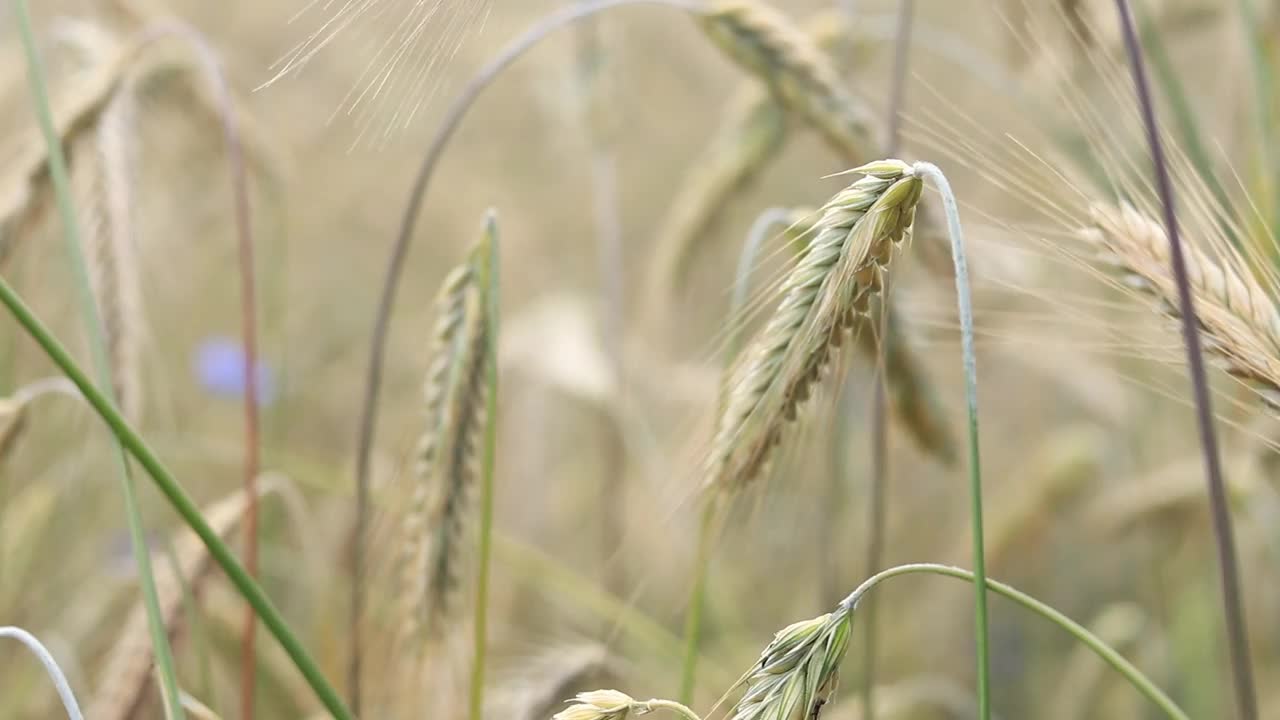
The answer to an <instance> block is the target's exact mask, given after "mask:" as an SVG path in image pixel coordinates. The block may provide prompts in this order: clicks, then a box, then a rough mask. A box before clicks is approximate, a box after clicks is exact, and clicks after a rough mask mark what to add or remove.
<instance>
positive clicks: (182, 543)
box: [85, 478, 278, 720]
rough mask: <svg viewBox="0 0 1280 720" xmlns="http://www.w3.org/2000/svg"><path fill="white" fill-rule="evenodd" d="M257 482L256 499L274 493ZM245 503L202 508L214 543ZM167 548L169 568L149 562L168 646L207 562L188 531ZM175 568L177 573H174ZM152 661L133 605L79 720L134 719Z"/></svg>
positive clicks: (140, 612)
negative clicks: (185, 598)
mask: <svg viewBox="0 0 1280 720" xmlns="http://www.w3.org/2000/svg"><path fill="white" fill-rule="evenodd" d="M263 480H264V482H260V483H259V485H258V494H259V496H262V495H266V494H268V493H271V492H274V491H275V490H277V489H278V486H277V484H276V483H275V482H274V481H272V480H271V479H270V478H263ZM246 500H247V496H246V495H245V493H244V491H243V490H237V491H236V492H234V493H232V494H230V495H228V496H227V497H225V498H223V499H221V500H219V501H217V502H216V503H214V504H213V505H210V506H209V507H207V508H205V509H204V510H203V511H202V513H201V514H202V515H203V516H204V518H205V521H206V522H208V523H209V527H211V528H213V531H214V532H215V533H216V534H217V535H218V536H219V537H222V538H226V537H228V536H229V535H230V534H231V533H232V532H234V531H235V529H236V527H238V526H239V524H240V520H241V518H242V517H243V515H244V511H245V508H246V507H247V505H248V503H247V502H246ZM172 548H173V558H174V561H175V562H174V563H170V561H169V557H168V556H167V555H163V554H158V555H156V556H155V557H154V558H153V560H152V563H153V568H154V571H155V579H156V594H157V596H158V599H159V601H160V617H161V619H162V620H163V621H164V625H165V629H166V631H167V632H168V634H169V637H170V640H172V639H173V637H174V636H175V635H176V634H177V632H178V625H179V623H180V621H181V620H182V608H183V602H182V599H183V592H184V585H185V586H190V587H192V588H195V587H196V586H197V585H199V584H200V582H201V580H203V578H204V577H205V576H207V575H208V572H209V570H210V569H211V568H212V557H210V555H209V551H208V550H207V549H206V548H205V546H204V543H203V542H201V540H200V538H199V536H197V535H196V534H195V532H194V531H192V530H190V529H188V528H183V529H181V530H179V531H178V533H177V537H175V538H174V540H173V544H172ZM175 564H176V566H177V573H175V572H174V570H175V568H174V565H175ZM154 661H155V658H154V655H153V653H152V648H151V636H150V633H149V632H148V630H147V613H146V609H145V608H144V607H143V605H142V603H141V602H139V603H138V604H137V605H135V606H134V609H133V611H132V612H131V613H130V614H129V617H128V618H127V619H126V620H125V623H124V625H123V626H122V629H121V630H120V635H119V637H118V638H117V639H116V642H115V645H114V646H112V648H111V652H110V654H109V655H108V656H107V659H106V662H105V665H104V667H105V670H104V671H103V675H102V677H100V678H99V679H98V684H97V690H96V691H95V692H94V695H93V698H92V700H91V701H90V703H89V709H88V712H86V713H85V716H86V717H91V718H94V720H125V719H126V718H131V717H135V716H136V715H137V713H138V712H139V710H140V709H141V708H142V706H143V704H144V703H145V701H146V699H147V688H148V687H150V686H151V669H152V666H153V665H154Z"/></svg>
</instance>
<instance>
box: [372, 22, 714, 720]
mask: <svg viewBox="0 0 1280 720" xmlns="http://www.w3.org/2000/svg"><path fill="white" fill-rule="evenodd" d="M624 5H664V6H667V7H674V8H678V9H681V10H692V9H695V8H696V7H697V3H696V2H695V0H591V1H589V2H588V1H585V0H584V2H582V3H580V4H574V5H572V6H570V7H566V8H562V9H561V10H559V11H558V12H555V13H552V14H550V15H547V16H546V17H544V18H543V19H542V20H540V21H539V22H537V23H535V24H534V25H533V27H531V28H529V29H528V30H526V31H525V33H524V34H523V35H521V36H519V37H518V38H516V39H515V40H513V41H512V42H511V43H510V44H508V45H507V46H506V47H505V48H504V49H503V50H502V51H501V52H499V53H498V55H497V57H495V58H494V59H493V60H491V61H490V62H489V63H488V64H487V65H485V66H484V67H483V68H481V69H480V71H479V72H477V73H476V74H475V76H473V77H472V78H471V80H470V81H469V82H468V83H467V85H466V87H464V88H463V89H462V92H461V93H460V94H459V95H458V97H457V99H455V100H454V102H453V103H452V104H451V105H450V106H449V108H448V110H447V111H446V113H445V117H444V120H443V121H442V122H441V124H440V128H439V130H437V131H436V134H435V136H434V137H433V138H432V141H431V145H430V146H429V147H428V148H427V152H426V155H425V156H424V157H423V160H422V165H421V166H420V167H419V169H418V174H417V176H416V177H415V178H414V181H413V187H412V189H410V191H409V202H408V206H407V207H406V208H405V212H404V216H403V217H402V218H401V222H400V229H399V231H398V233H397V235H396V239H395V241H394V242H393V243H392V246H391V253H390V256H389V257H388V259H387V266H386V270H385V273H384V275H383V279H382V287H381V290H380V293H379V295H378V305H377V308H376V309H375V310H374V317H373V330H372V333H371V334H370V337H369V365H368V367H367V368H366V369H365V382H364V388H363V394H362V396H361V401H360V419H359V424H358V425H357V429H356V433H357V437H356V463H355V486H356V521H355V528H354V533H353V535H354V537H353V541H352V556H353V557H352V566H353V571H352V582H351V615H350V618H349V619H348V624H349V637H350V645H351V654H350V658H349V663H348V666H347V684H348V692H349V694H350V697H351V703H352V706H353V707H354V708H355V709H356V712H357V713H358V712H359V709H360V666H361V653H362V647H361V632H360V624H361V623H360V619H361V617H362V616H363V614H364V592H365V582H364V574H365V563H364V554H365V544H366V542H367V535H368V517H369V464H370V459H371V457H372V453H373V442H374V438H375V436H376V434H377V417H378V398H379V394H380V392H381V390H382V370H383V366H384V365H385V363H386V347H387V335H388V333H389V332H390V329H391V310H392V306H393V305H394V304H395V298H396V293H397V291H398V290H399V287H400V277H401V275H402V274H403V271H404V263H405V258H407V257H408V255H409V245H410V243H411V242H412V240H413V236H414V230H415V228H416V226H417V222H418V215H419V213H420V212H421V210H422V205H423V203H424V202H425V199H426V194H427V189H428V188H429V186H430V185H431V178H432V177H433V176H434V175H435V170H436V166H437V165H438V164H439V162H440V158H441V157H443V156H444V151H445V148H446V147H448V145H449V141H450V139H452V138H453V134H454V133H455V132H457V130H458V128H459V127H460V126H461V125H462V120H463V119H464V118H465V117H466V115H467V112H468V111H469V110H470V109H471V107H472V105H474V104H475V101H476V100H477V99H478V98H479V97H480V94H481V93H483V92H484V90H485V88H487V87H489V85H491V84H493V81H494V80H495V79H497V77H498V76H499V75H501V74H502V72H503V71H504V70H506V69H507V68H508V67H510V66H511V65H512V63H514V62H515V61H516V60H518V59H520V57H522V56H523V55H524V54H525V53H526V52H528V51H529V50H530V49H532V48H533V47H534V46H536V45H537V44H538V43H539V42H541V41H542V39H543V38H545V37H547V36H548V35H550V34H551V33H553V32H555V31H556V30H558V29H560V28H562V27H565V26H567V25H572V24H573V23H575V22H578V21H580V20H583V19H585V18H589V17H591V16H593V15H596V14H599V13H601V12H604V11H606V10H610V9H613V8H617V7H622V6H624Z"/></svg>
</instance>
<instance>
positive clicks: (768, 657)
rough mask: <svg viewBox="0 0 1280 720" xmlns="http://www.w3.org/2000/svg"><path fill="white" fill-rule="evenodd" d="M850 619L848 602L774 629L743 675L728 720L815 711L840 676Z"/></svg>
mask: <svg viewBox="0 0 1280 720" xmlns="http://www.w3.org/2000/svg"><path fill="white" fill-rule="evenodd" d="M852 620H853V606H852V605H851V604H850V605H848V606H845V605H842V606H841V607H840V608H838V609H837V610H835V611H834V612H830V613H827V614H825V615H820V616H818V617H816V618H813V619H812V620H803V621H801V622H797V623H793V624H791V625H788V626H787V627H785V628H783V629H782V630H779V631H778V634H777V635H775V636H774V638H773V642H771V643H769V645H768V647H766V648H765V649H764V652H763V653H761V654H760V660H759V661H757V662H756V665H755V668H754V669H753V670H752V671H751V674H750V675H748V676H747V679H746V684H747V691H746V693H745V694H744V695H743V696H742V699H741V700H739V701H738V704H737V706H736V707H735V708H734V710H733V717H732V720H805V718H813V717H817V715H818V713H819V712H820V711H821V709H822V706H823V705H825V704H826V703H827V700H828V699H829V698H830V697H831V695H832V693H834V692H835V690H836V685H837V683H838V681H839V679H840V663H841V661H842V660H844V653H845V650H846V649H848V647H849V634H850V630H851V626H852Z"/></svg>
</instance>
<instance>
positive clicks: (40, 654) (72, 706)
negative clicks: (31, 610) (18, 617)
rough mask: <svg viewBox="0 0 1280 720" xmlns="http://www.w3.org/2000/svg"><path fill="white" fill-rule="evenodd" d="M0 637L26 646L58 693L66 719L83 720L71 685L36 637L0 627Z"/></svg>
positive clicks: (18, 630) (11, 628) (18, 629)
mask: <svg viewBox="0 0 1280 720" xmlns="http://www.w3.org/2000/svg"><path fill="white" fill-rule="evenodd" d="M0 637H7V638H13V639H14V640H17V641H18V642H20V643H22V644H23V645H26V646H27V649H28V650H30V651H31V654H32V655H35V656H36V659H37V660H39V661H40V664H41V665H43V666H44V671H45V672H46V673H48V675H49V680H51V681H52V682H53V688H54V690H55V691H57V693H58V699H60V700H62V707H63V709H64V710H66V711H67V717H68V718H70V719H71V720H84V715H82V714H81V713H80V704H79V703H78V702H76V694H75V693H74V692H72V691H71V683H68V682H67V676H66V675H63V674H62V668H60V667H58V661H57V660H54V659H53V655H52V654H51V653H50V652H49V650H48V648H46V647H45V646H44V644H43V643H41V642H40V641H39V640H38V639H36V636H34V635H32V634H31V633H29V632H27V631H26V630H23V629H22V628H18V627H0Z"/></svg>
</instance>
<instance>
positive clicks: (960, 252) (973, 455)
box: [915, 162, 991, 720]
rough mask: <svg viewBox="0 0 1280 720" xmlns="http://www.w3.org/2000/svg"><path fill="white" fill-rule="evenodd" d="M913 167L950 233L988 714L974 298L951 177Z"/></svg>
mask: <svg viewBox="0 0 1280 720" xmlns="http://www.w3.org/2000/svg"><path fill="white" fill-rule="evenodd" d="M915 170H916V172H917V173H919V174H920V176H921V177H923V178H927V179H929V180H932V181H933V184H934V185H936V186H937V188H938V193H939V194H940V195H942V206H943V210H944V211H945V213H946V216H947V234H948V235H950V236H951V257H952V261H953V262H954V263H955V271H956V305H957V306H958V312H959V316H960V346H961V351H962V354H963V355H964V375H965V378H964V379H965V393H964V394H965V402H966V405H967V410H968V415H969V515H970V523H971V524H972V526H973V527H972V534H973V569H974V572H975V573H976V576H975V579H974V581H973V585H974V593H975V597H974V619H975V628H974V634H975V636H976V645H977V665H978V667H977V675H978V718H979V720H990V718H991V657H990V656H991V653H990V650H989V648H988V636H989V632H988V629H987V628H988V623H987V560H986V550H985V549H984V547H983V530H982V468H981V463H980V462H979V453H978V449H979V448H978V361H977V354H976V352H975V351H974V348H973V301H972V299H971V297H970V294H971V293H970V290H969V267H968V261H967V259H966V256H965V250H964V230H963V229H962V228H961V227H960V210H959V208H958V207H957V206H956V196H955V193H953V192H952V191H951V183H949V182H947V177H946V176H945V175H943V174H942V171H941V170H939V169H938V166H936V165H934V164H933V163H927V162H919V163H916V164H915Z"/></svg>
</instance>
